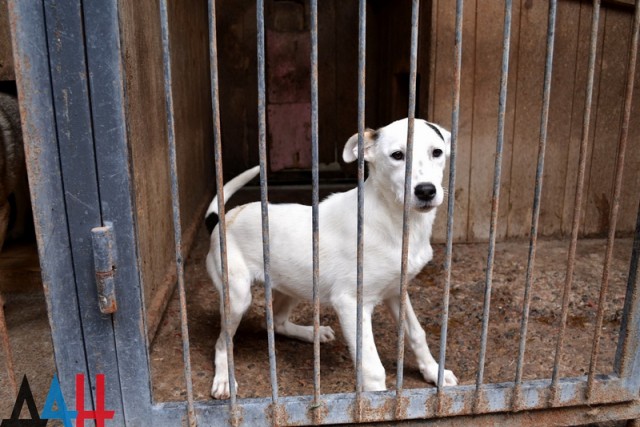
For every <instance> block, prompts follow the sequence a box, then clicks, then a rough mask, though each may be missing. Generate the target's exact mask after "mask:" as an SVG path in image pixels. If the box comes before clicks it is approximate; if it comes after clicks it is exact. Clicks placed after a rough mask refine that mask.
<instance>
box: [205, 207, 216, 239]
mask: <svg viewBox="0 0 640 427" xmlns="http://www.w3.org/2000/svg"><path fill="white" fill-rule="evenodd" d="M204 223H205V225H206V226H207V230H209V234H211V233H212V232H213V229H214V228H216V225H217V224H218V214H217V213H215V212H211V213H210V214H209V215H207V217H206V218H205V219H204Z"/></svg>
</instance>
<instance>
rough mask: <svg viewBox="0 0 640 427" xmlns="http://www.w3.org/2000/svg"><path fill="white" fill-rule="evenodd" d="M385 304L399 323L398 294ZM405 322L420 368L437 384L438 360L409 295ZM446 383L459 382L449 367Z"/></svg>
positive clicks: (407, 334) (428, 379)
mask: <svg viewBox="0 0 640 427" xmlns="http://www.w3.org/2000/svg"><path fill="white" fill-rule="evenodd" d="M385 304H386V306H387V309H388V310H389V312H390V313H391V315H392V316H393V319H394V320H395V321H396V323H398V319H399V313H400V298H399V297H398V296H393V297H391V298H388V299H387V300H385ZM405 314H406V317H405V322H404V330H405V333H406V337H407V341H408V342H409V346H410V347H411V350H412V351H413V354H415V356H416V359H417V361H418V368H419V369H420V372H421V373H422V376H423V377H424V379H425V380H426V381H428V382H430V383H434V384H437V382H438V362H436V360H435V359H434V358H433V356H432V355H431V352H430V351H429V345H428V344H427V336H426V334H425V332H424V329H422V326H420V321H419V320H418V317H417V316H416V313H415V312H414V311H413V307H412V306H411V301H410V300H409V297H408V296H407V305H406V310H405ZM443 383H444V385H456V384H458V379H457V378H456V376H455V375H454V374H453V372H451V371H450V370H448V369H445V371H444V382H443Z"/></svg>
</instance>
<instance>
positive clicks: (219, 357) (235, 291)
mask: <svg viewBox="0 0 640 427" xmlns="http://www.w3.org/2000/svg"><path fill="white" fill-rule="evenodd" d="M237 270H238V269H236V271H234V272H233V274H232V273H231V272H230V273H229V308H228V319H227V323H226V326H227V328H228V331H229V336H230V339H231V340H233V336H234V335H235V333H236V330H237V329H238V325H239V324H240V320H242V315H243V314H244V313H245V311H247V309H248V308H249V306H250V305H251V278H250V276H249V272H248V271H237ZM214 283H215V284H216V288H218V294H219V295H220V317H221V322H220V323H221V325H220V336H219V337H218V341H217V342H216V355H215V371H216V372H215V376H214V377H213V385H212V386H211V396H213V397H214V398H216V399H228V398H229V396H230V392H229V361H228V359H227V341H226V336H225V319H224V305H223V298H222V281H221V279H220V278H219V277H215V278H214ZM232 349H233V346H232ZM237 388H238V384H237V383H236V389H237Z"/></svg>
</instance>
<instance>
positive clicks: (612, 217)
mask: <svg viewBox="0 0 640 427" xmlns="http://www.w3.org/2000/svg"><path fill="white" fill-rule="evenodd" d="M639 33H640V7H639V6H638V5H637V4H636V9H635V15H634V17H633V33H632V39H631V45H630V51H629V65H628V66H627V86H626V92H625V99H624V114H623V118H622V131H621V134H620V144H619V145H618V158H617V160H616V176H615V184H614V188H613V206H612V207H611V212H610V214H609V235H608V237H607V249H606V251H605V258H604V267H603V271H602V284H601V285H600V296H599V299H598V313H597V315H596V326H595V330H594V333H593V345H592V348H591V361H590V362H589V374H588V376H587V394H586V397H587V400H589V399H591V396H592V393H593V381H594V378H595V374H596V365H597V363H598V350H599V349H600V335H601V333H602V321H603V318H604V304H605V301H606V298H607V290H608V289H609V272H610V269H611V259H612V258H613V244H614V241H615V238H616V226H617V223H618V211H619V209H620V193H621V191H622V177H623V172H624V158H625V154H626V151H627V143H628V141H629V121H630V119H631V107H632V100H633V89H634V84H635V77H636V62H637V58H638V36H639Z"/></svg>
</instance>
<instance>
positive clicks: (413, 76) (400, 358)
mask: <svg viewBox="0 0 640 427" xmlns="http://www.w3.org/2000/svg"><path fill="white" fill-rule="evenodd" d="M419 7H420V2H419V0H413V2H412V5H411V51H410V61H409V107H408V110H409V111H408V123H407V151H406V154H405V176H404V207H403V213H402V260H401V264H400V310H399V313H398V353H397V375H396V396H397V398H398V399H399V398H400V397H401V396H402V392H403V380H404V378H403V371H404V326H405V317H406V313H405V311H406V309H407V285H408V283H407V258H408V253H409V227H410V225H411V224H410V216H409V210H410V203H409V201H410V200H411V173H412V168H413V134H414V124H415V116H416V82H417V75H418V71H417V70H418V19H419V15H418V12H419ZM396 404H397V405H398V407H399V406H400V401H399V400H398V402H397V403H396ZM396 410H398V408H397V409H396Z"/></svg>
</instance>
